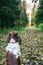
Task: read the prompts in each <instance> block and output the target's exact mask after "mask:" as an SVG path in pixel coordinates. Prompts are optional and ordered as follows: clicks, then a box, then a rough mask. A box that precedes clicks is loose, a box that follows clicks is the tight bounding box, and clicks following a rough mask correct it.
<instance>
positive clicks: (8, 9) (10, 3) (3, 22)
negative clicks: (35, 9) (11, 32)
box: [0, 0, 20, 28]
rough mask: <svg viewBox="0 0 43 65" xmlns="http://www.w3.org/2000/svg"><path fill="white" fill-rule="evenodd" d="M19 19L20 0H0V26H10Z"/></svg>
mask: <svg viewBox="0 0 43 65" xmlns="http://www.w3.org/2000/svg"><path fill="white" fill-rule="evenodd" d="M19 19H20V0H0V27H1V28H3V27H8V26H9V27H12V26H14V21H17V20H19Z"/></svg>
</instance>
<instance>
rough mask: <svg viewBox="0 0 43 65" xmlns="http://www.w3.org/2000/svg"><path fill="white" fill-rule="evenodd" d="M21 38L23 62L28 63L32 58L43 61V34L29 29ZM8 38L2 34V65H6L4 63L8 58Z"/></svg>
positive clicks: (0, 42) (0, 52)
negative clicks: (6, 47) (6, 48)
mask: <svg viewBox="0 0 43 65" xmlns="http://www.w3.org/2000/svg"><path fill="white" fill-rule="evenodd" d="M20 36H21V39H22V44H21V53H22V54H21V61H23V62H26V61H27V62H28V61H29V58H31V57H35V59H36V60H37V61H38V60H39V61H40V60H42V61H43V32H41V31H34V30H33V29H27V30H26V31H24V32H23V33H21V34H20ZM6 38H7V34H3V35H2V34H0V65H6V64H5V62H4V60H5V57H6V51H5V46H6V43H5V42H6ZM36 60H35V61H36Z"/></svg>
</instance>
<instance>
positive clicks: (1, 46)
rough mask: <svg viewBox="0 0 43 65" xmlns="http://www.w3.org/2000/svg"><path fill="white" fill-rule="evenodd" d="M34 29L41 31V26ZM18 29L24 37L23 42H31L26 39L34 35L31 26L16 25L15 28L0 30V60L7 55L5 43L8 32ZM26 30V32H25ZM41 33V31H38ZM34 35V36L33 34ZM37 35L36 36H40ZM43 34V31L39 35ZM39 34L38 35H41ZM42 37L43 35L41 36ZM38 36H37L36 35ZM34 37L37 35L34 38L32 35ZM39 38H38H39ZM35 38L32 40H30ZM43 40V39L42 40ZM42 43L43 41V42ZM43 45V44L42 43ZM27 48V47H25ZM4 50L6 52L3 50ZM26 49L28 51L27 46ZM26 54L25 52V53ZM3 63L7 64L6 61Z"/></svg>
mask: <svg viewBox="0 0 43 65" xmlns="http://www.w3.org/2000/svg"><path fill="white" fill-rule="evenodd" d="M32 29H34V30H35V31H40V28H36V27H34V28H32ZM14 30H16V31H18V33H20V35H21V37H22V41H23V43H29V41H28V40H27V41H26V39H30V37H32V36H34V35H35V33H31V31H30V32H29V28H28V27H27V26H26V27H25V26H15V27H13V28H8V29H6V28H5V29H3V30H0V52H1V53H0V62H2V60H3V58H5V56H6V54H5V53H6V52H5V45H6V42H5V41H6V38H7V34H8V33H9V32H10V31H14ZM24 32H25V33H24ZM37 34H38V35H39V32H38V33H37ZM31 35H32V36H31ZM38 35H36V36H38ZM41 35H43V33H41V34H40V35H39V36H41ZM39 36H38V37H39ZM41 37H42V36H41ZM36 38H37V37H36ZM32 39H33V40H34V39H35V36H34V38H33V37H32ZM37 39H38V38H37ZM33 40H30V42H31V41H32V42H33ZM41 41H42V40H41ZM41 43H42V42H41ZM42 46H43V45H42ZM23 48H24V47H23ZM24 49H25V48H24ZM3 51H4V52H3ZM26 51H27V48H26ZM24 54H25V53H24ZM2 65H5V63H3V64H2Z"/></svg>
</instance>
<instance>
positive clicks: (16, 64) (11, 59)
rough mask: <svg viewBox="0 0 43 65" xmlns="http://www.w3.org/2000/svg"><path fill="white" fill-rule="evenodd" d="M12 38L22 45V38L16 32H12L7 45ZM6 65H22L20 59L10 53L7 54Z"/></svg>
mask: <svg viewBox="0 0 43 65" xmlns="http://www.w3.org/2000/svg"><path fill="white" fill-rule="evenodd" d="M11 38H13V39H14V40H15V41H16V42H18V43H19V45H21V37H20V36H19V35H18V33H17V32H16V31H12V32H10V33H9V35H8V38H7V41H6V43H9V42H10V39H11ZM6 64H7V65H21V62H20V57H18V58H16V57H15V55H14V54H12V53H10V52H9V51H8V52H7V54H6Z"/></svg>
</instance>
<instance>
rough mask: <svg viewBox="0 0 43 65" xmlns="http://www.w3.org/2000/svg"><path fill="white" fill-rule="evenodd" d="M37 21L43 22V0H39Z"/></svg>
mask: <svg viewBox="0 0 43 65" xmlns="http://www.w3.org/2000/svg"><path fill="white" fill-rule="evenodd" d="M35 18H36V23H37V24H40V23H43V0H39V8H38V11H37V14H36V17H35Z"/></svg>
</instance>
